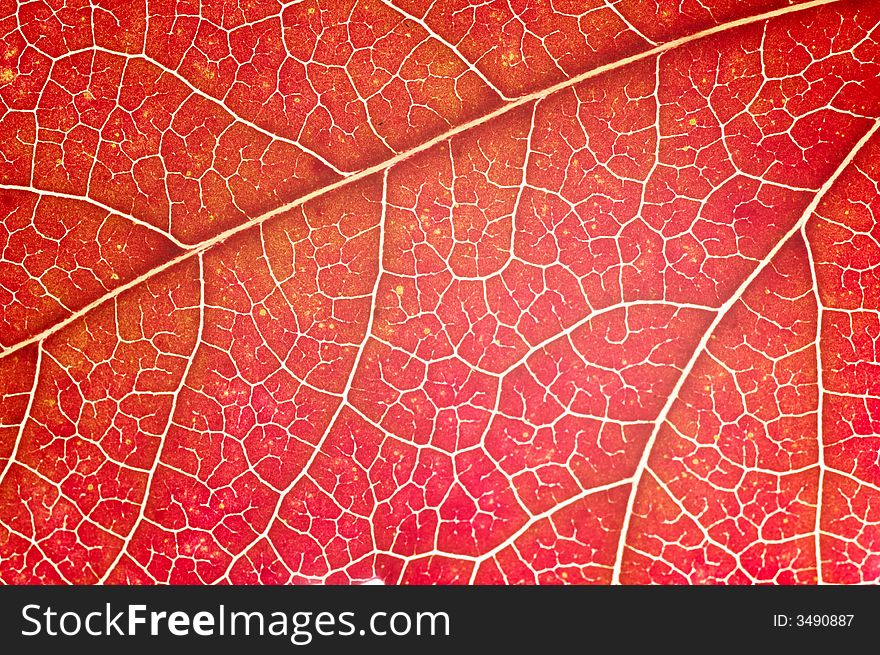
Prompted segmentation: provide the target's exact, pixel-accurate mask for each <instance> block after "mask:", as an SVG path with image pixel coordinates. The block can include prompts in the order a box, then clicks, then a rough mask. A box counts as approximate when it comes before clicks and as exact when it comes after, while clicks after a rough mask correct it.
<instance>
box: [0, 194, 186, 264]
mask: <svg viewBox="0 0 880 655" xmlns="http://www.w3.org/2000/svg"><path fill="white" fill-rule="evenodd" d="M0 189H8V190H9V191H25V192H28V193H33V194H35V195H37V196H51V197H53V198H62V199H64V200H76V201H77V202H83V203H86V204H87V205H91V206H93V207H96V208H98V209H101V210H103V211H105V212H107V213H108V214H110V215H111V216H118V217H119V218H122V219H124V220H126V221H130V222H131V223H134V224H135V225H139V226H140V227H143V228H146V229H147V230H150V231H151V232H155V233H156V234H159V235H161V236H162V237H164V238H165V239H167V240H168V241H171V242H172V243H173V244H174V245H175V246H177V247H178V248H183V249H184V250H185V249H186V248H188V247H189V246H187V245H186V244H185V243H184V242H183V241H178V240H177V238H176V237H175V236H174V235H173V234H171V233H170V232H166V231H165V230H163V229H162V228H159V227H156V226H155V225H153V224H152V223H148V222H147V221H145V220H142V219H140V218H136V217H134V216H132V215H131V214H124V213H123V212H120V211H119V210H118V209H113V208H112V207H110V206H109V205H105V204H104V203H103V202H100V201H98V200H94V199H92V198H89V197H88V196H78V195H76V194H74V193H62V192H60V191H49V190H47V189H41V188H39V187H35V186H22V185H19V184H0Z"/></svg>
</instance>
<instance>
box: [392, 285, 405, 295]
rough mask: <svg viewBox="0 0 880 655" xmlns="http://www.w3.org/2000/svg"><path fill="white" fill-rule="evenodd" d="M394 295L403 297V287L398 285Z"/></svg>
mask: <svg viewBox="0 0 880 655" xmlns="http://www.w3.org/2000/svg"><path fill="white" fill-rule="evenodd" d="M394 293H396V294H397V295H398V296H402V295H403V285H402V284H398V285H397V286H396V287H394Z"/></svg>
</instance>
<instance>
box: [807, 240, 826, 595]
mask: <svg viewBox="0 0 880 655" xmlns="http://www.w3.org/2000/svg"><path fill="white" fill-rule="evenodd" d="M801 238H803V240H804V245H805V246H806V249H807V261H808V262H809V264H810V279H811V281H812V285H811V286H812V291H813V296H814V297H815V299H816V385H817V386H818V389H817V392H818V398H817V408H816V442H817V446H818V460H819V483H818V489H817V490H816V526H815V529H814V531H813V535H814V538H815V549H816V582H817V583H818V584H824V578H823V575H822V550H821V535H820V531H821V529H822V495H823V491H824V489H825V473H826V470H827V468H826V466H825V441H824V429H823V423H822V411H823V409H824V398H825V385H824V383H823V380H822V314H823V310H824V306H823V305H822V299H821V298H820V297H819V276H818V274H817V271H816V258H815V256H814V253H813V246H812V244H811V243H810V240H809V239H808V238H807V231H806V225H803V226H802V227H801Z"/></svg>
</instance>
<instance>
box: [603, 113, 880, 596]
mask: <svg viewBox="0 0 880 655" xmlns="http://www.w3.org/2000/svg"><path fill="white" fill-rule="evenodd" d="M878 128H880V120H875V121H874V124H873V125H872V126H871V128H870V129H869V130H868V131H867V132H866V133H865V134H864V135H863V136H862V138H861V139H859V141H858V142H857V143H856V144H855V146H854V147H853V148H852V149H851V150H850V151H849V153H848V154H847V156H846V157H845V158H844V159H843V161H842V162H840V165H838V167H837V169H835V171H834V172H833V173H832V174H831V176H830V177H829V178H828V179H827V180H826V181H825V184H823V185H822V187H821V188H820V189H819V191H818V192H817V193H816V195H815V196H814V197H813V199H812V201H810V204H809V205H807V207H806V209H804V212H803V213H802V214H801V216H800V218H799V219H798V220H797V221H796V222H795V224H794V226H793V227H792V228H791V229H790V230H789V231H788V232H787V233H786V234H785V236H783V237H782V238H781V239H779V241H777V242H776V245H775V246H773V248H772V249H771V250H770V252H768V253H767V255H766V256H765V257H764V259H762V260H761V262H760V263H759V264H758V265H757V266H756V267H755V268H754V269H753V270H752V272H751V273H750V274H749V276H748V277H747V278H746V279H745V280H743V282H742V284H740V285H739V287H738V288H737V289H736V291H735V292H734V293H733V294H732V295H731V296H730V298H728V299H727V301H726V302H725V303H724V304H723V305H721V307H720V308H719V309H718V313H717V314H716V315H715V318H714V319H713V320H712V323H711V324H710V325H709V327H708V328H707V329H706V331H705V332H703V336H702V337H701V338H700V341H699V343H698V344H697V346H696V348H695V349H694V352H693V353H692V355H691V358H690V361H688V363H687V365H686V366H685V367H684V369H682V372H681V375H680V376H679V378H678V381H677V382H676V383H675V387H674V388H673V389H672V391H671V392H670V394H669V398H667V400H666V404H665V405H663V409H662V410H661V411H660V414H659V415H658V416H657V420H656V422H655V423H654V429H653V430H652V432H651V436H650V438H649V439H648V442H647V443H646V444H645V449H644V451H643V452H642V457H641V459H640V460H639V464H638V466H637V467H636V472H635V473H634V474H633V480H634V482H633V485H632V488H631V489H630V494H629V500H628V501H627V506H626V514H625V515H624V517H623V526H622V528H621V530H620V537H619V539H618V542H617V556H616V558H615V561H614V575H613V576H612V584H620V569H621V564H622V562H623V555H624V551H625V550H626V542H627V537H628V533H629V527H630V519H631V517H632V512H633V506H634V504H635V498H636V495H637V493H638V488H639V482H640V481H641V478H642V475H643V474H644V473H645V470H646V469H647V468H648V459H649V458H650V456H651V451H652V449H653V446H654V442H655V441H656V440H657V435H658V433H659V432H660V429H661V428H662V427H663V425H664V424H665V423H666V417H667V416H668V415H669V412H670V410H671V409H672V406H673V405H674V404H675V403H676V402H677V400H678V395H679V393H680V392H681V388H682V387H683V386H684V383H685V381H686V380H687V379H688V377H689V376H690V373H691V371H692V370H693V368H694V365H695V364H696V362H697V360H698V359H699V357H700V355H701V354H702V353H703V351H704V350H705V349H706V345H707V344H708V343H709V339H710V337H711V336H712V334H713V333H714V332H715V330H716V328H717V327H718V325H719V323H721V321H722V320H723V319H724V317H725V316H726V315H727V312H728V311H729V310H730V308H731V307H733V306H734V305H735V304H736V303H738V302H739V301H740V299H741V297H742V295H743V293H744V292H745V290H746V289H748V288H749V286H750V285H751V284H752V282H754V281H755V279H756V278H757V277H758V276H759V275H760V274H761V272H762V271H763V270H764V269H765V268H766V267H767V265H768V264H769V263H770V262H771V261H772V260H773V258H774V257H775V256H776V254H777V253H778V252H779V251H780V250H782V248H783V246H784V245H785V244H786V243H787V242H788V241H789V239H791V238H792V236H794V235H795V234H797V233H798V232H799V231H800V230H801V229H802V228H803V226H804V225H805V224H806V222H807V220H808V219H809V218H810V216H812V215H813V213H814V212H815V211H816V208H817V207H818V206H819V203H820V202H821V200H822V198H823V197H824V196H825V194H826V193H827V192H828V190H829V189H830V188H831V187H832V186H834V183H835V182H836V181H837V178H838V177H840V175H841V174H842V173H843V171H844V170H846V168H847V167H848V166H849V165H850V164H851V163H852V161H853V159H855V157H856V155H857V154H858V153H859V151H860V150H861V149H862V148H863V147H864V146H865V144H867V143H868V141H870V140H871V137H873V136H874V134H875V133H876V132H877V129H878Z"/></svg>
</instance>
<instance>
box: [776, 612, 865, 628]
mask: <svg viewBox="0 0 880 655" xmlns="http://www.w3.org/2000/svg"><path fill="white" fill-rule="evenodd" d="M855 616H856V615H855V614H794V615H789V614H774V615H773V626H774V627H776V628H848V627H850V626H851V625H852V624H853V619H854V618H855Z"/></svg>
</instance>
